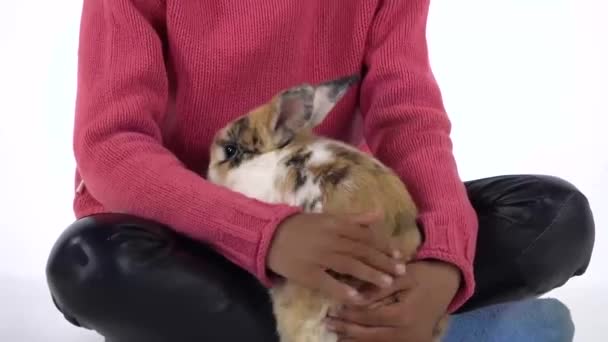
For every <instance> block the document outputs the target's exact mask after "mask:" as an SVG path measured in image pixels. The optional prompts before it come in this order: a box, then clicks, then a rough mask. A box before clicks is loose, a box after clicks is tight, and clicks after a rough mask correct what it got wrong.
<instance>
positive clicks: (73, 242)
mask: <svg viewBox="0 0 608 342" xmlns="http://www.w3.org/2000/svg"><path fill="white" fill-rule="evenodd" d="M140 221H142V222H143V220H139V219H137V218H134V217H130V216H126V215H118V214H104V215H95V216H91V217H87V218H83V219H80V220H78V221H76V222H74V223H73V224H72V225H70V226H69V227H68V228H67V229H66V230H65V231H64V232H63V233H62V234H61V235H60V236H59V238H58V239H57V241H56V242H55V244H54V246H53V248H52V249H51V252H50V255H49V257H48V259H47V264H46V278H47V284H48V287H49V290H50V292H51V296H52V299H53V301H54V303H55V305H56V306H57V308H58V309H59V311H60V312H61V313H63V315H64V316H65V318H66V319H67V320H68V321H70V322H71V323H73V324H75V325H77V326H83V327H87V326H88V325H90V324H87V322H88V321H90V318H91V317H93V316H95V315H98V314H99V310H101V309H99V308H101V307H105V306H107V305H109V304H108V302H107V301H105V300H104V298H106V299H107V298H109V297H112V296H113V295H114V292H116V291H118V290H119V289H117V287H118V286H119V285H117V284H122V283H124V282H123V281H122V280H123V279H126V277H128V276H129V274H128V272H129V270H130V269H134V267H133V265H134V264H136V263H138V262H140V261H139V259H138V254H137V253H133V252H132V251H131V250H132V249H134V248H130V246H129V243H130V241H132V240H134V239H132V238H133V237H134V236H137V235H143V234H147V235H146V236H145V239H143V238H142V240H144V241H145V242H147V243H148V244H149V245H150V248H148V249H147V250H146V249H144V248H139V249H138V252H140V253H139V255H143V254H145V252H147V251H148V250H149V249H151V248H156V249H157V250H158V249H161V248H162V246H161V248H159V247H158V246H159V245H160V244H155V243H154V242H155V240H154V238H156V240H157V241H158V240H161V236H162V234H164V235H166V234H167V233H166V232H163V231H162V229H161V228H159V227H155V226H154V225H152V224H147V225H146V226H145V227H146V230H145V231H143V230H142V231H140V230H137V229H124V228H125V227H127V226H128V227H140V226H143V224H142V223H141V222H140ZM155 230H156V231H155ZM121 240H126V241H125V243H121ZM96 308H97V309H96Z"/></svg>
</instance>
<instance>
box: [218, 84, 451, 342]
mask: <svg viewBox="0 0 608 342" xmlns="http://www.w3.org/2000/svg"><path fill="white" fill-rule="evenodd" d="M357 81H358V78H357V77H356V76H351V77H345V78H340V79H336V80H333V81H329V82H325V83H321V84H317V85H309V84H304V85H299V86H296V87H293V88H291V89H287V90H284V91H282V92H280V93H279V94H277V95H276V96H274V97H273V98H272V99H271V100H270V101H269V102H268V103H266V104H263V105H261V106H259V107H258V108H256V109H254V110H252V111H251V112H250V113H248V114H247V115H244V116H241V117H239V118H238V119H236V120H234V121H232V122H231V123H229V124H228V125H227V126H226V127H224V128H223V129H221V130H220V131H219V132H218V133H217V134H216V136H215V139H214V143H213V146H212V148H211V161H210V165H209V170H208V174H207V178H208V180H209V181H211V182H213V183H216V184H219V185H223V186H225V187H227V188H229V189H231V190H233V191H236V192H240V193H242V194H244V195H246V196H248V197H251V198H255V199H258V200H260V201H265V202H269V203H284V204H289V205H292V206H299V207H301V208H302V209H303V210H304V211H306V212H317V213H320V212H326V213H331V214H354V213H362V212H365V211H368V210H370V209H372V208H373V207H374V206H379V207H380V208H381V209H382V211H383V213H384V215H385V217H384V222H383V223H384V225H383V226H382V227H378V229H379V231H378V233H379V234H384V235H386V236H390V237H391V238H393V239H396V240H397V241H400V246H401V252H402V253H403V255H405V256H407V257H410V258H411V257H413V256H414V254H415V252H416V250H417V248H418V246H419V245H420V243H421V234H420V231H419V229H418V227H417V225H416V207H415V205H414V202H413V201H412V199H411V197H410V195H409V193H408V192H407V190H406V188H405V186H404V184H403V183H402V182H401V181H400V179H399V178H398V177H397V175H395V174H394V173H393V171H392V170H390V169H389V168H387V167H386V166H384V165H383V164H382V163H381V162H380V161H378V160H376V159H374V158H373V157H372V156H369V155H367V154H364V153H363V152H361V151H359V150H357V149H355V148H353V147H351V146H349V145H346V144H344V143H341V142H338V141H335V140H331V139H326V138H322V137H318V136H315V135H314V134H313V133H312V129H313V128H314V127H315V126H316V125H318V124H319V123H321V122H322V121H323V119H324V118H325V117H326V116H327V114H328V113H329V112H330V111H331V109H332V108H333V107H334V105H335V104H336V103H337V102H338V101H339V100H340V99H341V98H342V96H343V95H344V94H345V93H346V91H347V90H349V88H350V87H351V85H353V84H354V83H355V82H357ZM270 293H271V297H272V300H273V305H274V313H275V316H276V318H277V329H278V332H279V335H280V337H281V341H282V342H335V341H336V340H337V336H336V335H335V334H333V333H331V332H329V331H328V330H327V329H326V327H325V326H324V324H323V319H324V318H325V317H326V315H327V313H328V310H329V309H330V308H331V307H333V306H337V305H338V304H337V303H334V302H333V301H331V300H330V299H329V298H326V297H325V296H323V295H322V294H320V293H318V292H315V291H312V290H309V289H307V288H303V287H301V286H298V285H296V284H293V283H290V282H289V281H287V282H285V283H283V284H280V285H277V286H275V287H274V288H272V289H271V291H270ZM445 322H446V320H443V321H442V322H441V323H440V324H439V325H438V329H437V330H438V332H437V341H439V339H440V337H441V335H442V334H443V330H444V329H445Z"/></svg>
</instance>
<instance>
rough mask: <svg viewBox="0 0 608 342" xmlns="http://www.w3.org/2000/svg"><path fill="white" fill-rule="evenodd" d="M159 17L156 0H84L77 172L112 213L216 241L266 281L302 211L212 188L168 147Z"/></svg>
mask: <svg viewBox="0 0 608 342" xmlns="http://www.w3.org/2000/svg"><path fill="white" fill-rule="evenodd" d="M163 16H164V8H163V4H162V2H161V1H160V0H158V1H153V0H150V1H136V0H103V1H102V0H85V1H84V7H83V13H82V20H81V34H80V47H79V67H78V90H77V104H76V121H75V129H74V150H75V156H76V161H77V165H78V171H79V174H80V176H81V177H82V179H83V181H84V183H85V184H86V191H89V193H90V194H91V195H92V196H93V197H94V198H95V199H96V200H97V201H99V202H100V203H102V204H103V206H104V207H105V208H106V209H107V210H109V211H112V212H123V213H128V214H132V215H136V216H139V217H143V218H147V219H151V220H155V221H157V222H160V223H163V224H166V225H168V226H170V227H172V228H173V229H175V230H176V231H177V232H179V233H182V234H184V235H187V236H190V237H192V238H194V239H197V240H200V241H205V242H207V243H210V244H211V245H212V246H213V247H214V248H216V249H217V250H218V251H219V252H220V253H222V254H223V255H225V256H226V257H227V258H228V259H230V260H231V261H233V262H235V263H236V264H238V265H239V266H241V267H243V268H245V269H247V270H249V271H250V272H252V273H254V274H255V275H257V277H258V278H259V279H260V280H261V281H262V282H264V283H266V284H269V281H268V279H267V276H266V254H267V249H268V246H269V243H270V238H271V236H272V235H273V233H274V230H275V229H276V226H277V224H278V223H279V222H281V221H282V220H283V219H284V218H285V217H287V216H289V215H291V214H292V213H294V212H295V210H296V209H295V208H290V207H287V206H276V205H273V206H271V205H268V204H265V203H262V202H259V201H256V200H253V199H249V198H246V197H244V196H242V195H239V194H236V193H234V192H231V191H229V190H226V189H224V188H221V187H219V186H215V185H213V184H211V183H209V182H207V181H206V180H204V179H203V178H201V177H200V176H199V175H197V174H195V173H194V172H191V171H189V170H188V169H186V168H185V166H184V165H182V163H181V162H180V161H179V160H178V159H177V158H176V157H175V156H174V155H173V154H172V153H171V152H170V151H169V150H167V149H166V148H165V147H163V145H162V136H161V129H160V123H161V122H162V120H163V117H164V114H165V111H166V107H167V102H168V80H167V74H166V70H165V61H164V57H163V46H162V41H161V39H160V37H159V34H160V32H162V30H163V28H164V17H163Z"/></svg>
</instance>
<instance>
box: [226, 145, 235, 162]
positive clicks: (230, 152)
mask: <svg viewBox="0 0 608 342" xmlns="http://www.w3.org/2000/svg"><path fill="white" fill-rule="evenodd" d="M237 152H238V148H237V146H236V145H234V144H227V145H225V146H224V154H225V155H226V159H232V158H233V157H234V156H235V155H236V154H237Z"/></svg>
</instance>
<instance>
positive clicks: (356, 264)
mask: <svg viewBox="0 0 608 342" xmlns="http://www.w3.org/2000/svg"><path fill="white" fill-rule="evenodd" d="M322 265H323V266H325V267H327V268H329V269H331V270H333V271H335V272H337V273H340V274H342V275H347V276H351V277H354V278H356V279H359V280H362V281H364V282H368V283H371V284H374V285H376V286H378V287H381V288H386V287H390V286H391V285H392V284H393V282H394V278H393V277H392V276H391V275H390V274H388V273H384V272H381V271H379V270H377V269H375V268H373V267H371V266H369V265H367V264H365V263H364V262H363V261H361V260H359V259H357V258H354V257H352V256H349V255H343V254H337V253H336V254H333V255H330V256H328V257H326V258H325V260H323V261H322Z"/></svg>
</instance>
